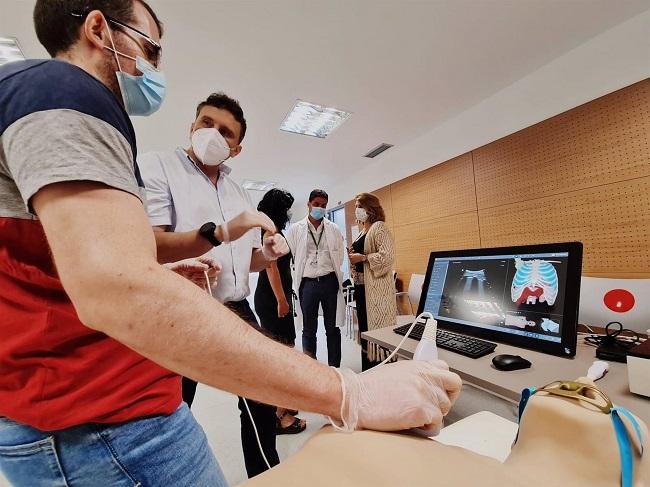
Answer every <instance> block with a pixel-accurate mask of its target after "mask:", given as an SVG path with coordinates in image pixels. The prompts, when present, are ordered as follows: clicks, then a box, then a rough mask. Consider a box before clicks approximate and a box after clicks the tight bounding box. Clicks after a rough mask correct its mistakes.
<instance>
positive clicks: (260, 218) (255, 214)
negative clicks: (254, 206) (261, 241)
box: [214, 210, 276, 243]
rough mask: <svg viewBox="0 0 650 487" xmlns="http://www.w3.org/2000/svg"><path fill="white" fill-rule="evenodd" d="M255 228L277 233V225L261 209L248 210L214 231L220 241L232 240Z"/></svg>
mask: <svg viewBox="0 0 650 487" xmlns="http://www.w3.org/2000/svg"><path fill="white" fill-rule="evenodd" d="M253 228H261V229H263V230H264V231H265V232H270V233H275V231H276V230H275V225H274V224H273V222H272V221H271V219H270V218H269V217H268V216H266V215H265V214H264V213H262V212H261V211H253V210H246V211H243V212H241V213H240V214H239V215H237V216H236V217H235V218H233V219H232V220H229V221H227V222H226V223H222V224H221V225H219V226H218V227H217V229H216V230H215V231H214V236H215V237H216V238H217V240H219V241H220V242H223V243H226V242H232V241H233V240H237V239H238V238H239V237H241V236H242V235H244V234H245V233H246V232H248V231H249V230H251V229H253Z"/></svg>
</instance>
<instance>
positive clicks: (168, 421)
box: [0, 403, 227, 487]
mask: <svg viewBox="0 0 650 487" xmlns="http://www.w3.org/2000/svg"><path fill="white" fill-rule="evenodd" d="M0 470H1V471H2V473H3V474H4V476H5V477H6V478H7V480H9V482H10V483H11V484H12V485H14V486H15V487H23V486H26V487H27V486H29V487H41V486H42V487H46V486H47V487H77V486H79V487H82V486H97V485H101V486H102V487H113V486H119V487H122V486H124V487H126V486H129V487H136V486H142V487H145V486H152V487H157V486H172V485H173V486H179V487H183V486H201V487H203V486H206V487H207V486H210V487H213V486H217V487H224V486H227V483H226V480H225V478H224V476H223V474H222V472H221V469H220V468H219V465H218V464H217V460H216V459H215V458H214V455H213V454H212V450H211V449H210V447H209V446H208V442H207V440H206V437H205V434H204V433H203V430H202V429H201V427H200V426H199V424H198V423H197V422H196V420H195V419H194V416H192V413H191V412H190V410H189V409H188V407H187V405H186V404H185V403H181V405H180V406H179V407H178V409H177V410H176V411H175V412H174V413H173V414H171V415H169V416H152V417H148V418H142V419H136V420H134V421H129V422H126V423H119V424H98V423H89V424H83V425H80V426H74V427H72V428H68V429H64V430H58V431H52V432H42V431H40V430H37V429H35V428H32V427H30V426H26V425H23V424H20V423H16V422H15V421H12V420H10V419H8V418H4V417H0Z"/></svg>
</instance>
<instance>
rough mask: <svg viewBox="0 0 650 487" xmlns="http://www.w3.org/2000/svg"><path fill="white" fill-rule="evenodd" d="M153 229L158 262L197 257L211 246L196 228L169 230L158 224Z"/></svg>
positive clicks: (163, 262)
mask: <svg viewBox="0 0 650 487" xmlns="http://www.w3.org/2000/svg"><path fill="white" fill-rule="evenodd" d="M217 230H219V229H217ZM153 231H154V235H155V237H156V248H157V250H158V262H160V263H161V264H166V263H167V262H176V261H178V260H183V259H189V258H191V257H198V256H199V255H203V254H205V253H206V252H208V251H209V250H210V249H211V248H212V244H211V243H210V242H208V241H207V240H206V239H204V238H203V237H201V235H199V231H198V229H197V230H192V231H190V232H170V231H168V227H166V226H158V227H153ZM215 233H216V232H215Z"/></svg>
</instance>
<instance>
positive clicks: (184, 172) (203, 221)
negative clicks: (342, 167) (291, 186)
mask: <svg viewBox="0 0 650 487" xmlns="http://www.w3.org/2000/svg"><path fill="white" fill-rule="evenodd" d="M245 134H246V119H245V118H244V113H243V111H242V109H241V107H240V105H239V103H238V102H237V101H236V100H234V99H232V98H230V97H229V96H227V95H225V94H224V93H212V94H211V95H210V96H208V98H207V99H206V100H204V101H202V102H201V103H199V105H198V106H197V108H196V116H195V120H194V122H193V123H192V125H191V127H190V140H191V144H190V147H189V148H187V149H183V148H182V147H178V148H177V149H176V150H175V151H173V152H150V153H147V154H142V155H140V156H139V158H138V165H139V167H140V171H141V173H142V179H143V181H144V184H145V187H146V188H147V212H148V214H149V221H150V222H151V225H152V227H153V230H154V233H155V236H156V246H157V248H158V259H159V260H161V261H175V260H179V259H185V258H187V257H197V256H200V255H204V256H207V257H210V258H212V259H214V260H216V261H217V262H218V263H219V264H220V266H221V273H220V274H219V279H218V281H217V282H216V284H214V285H213V286H212V287H211V290H210V291H211V292H210V294H212V296H213V297H214V298H215V299H217V300H218V301H220V302H222V303H223V304H225V305H226V306H227V307H228V308H229V309H230V310H231V311H233V312H234V313H235V314H237V315H238V316H239V317H240V318H242V319H243V320H244V321H246V322H248V323H249V324H251V325H253V326H254V327H255V328H259V327H258V323H257V319H256V317H255V314H254V313H253V311H252V309H251V307H250V305H249V303H248V301H247V300H246V298H247V297H248V295H249V294H250V290H249V286H248V275H249V273H250V272H258V271H260V270H262V269H264V268H266V267H267V266H268V265H269V264H270V262H271V260H274V259H275V258H277V257H278V256H279V254H278V253H277V252H276V251H275V247H277V248H281V247H282V246H283V245H284V248H286V244H284V239H283V238H282V237H281V236H279V235H274V236H272V237H267V238H265V239H264V245H263V246H262V244H261V241H260V231H259V230H257V228H259V227H262V228H263V229H264V230H267V231H271V232H274V231H275V227H274V225H273V222H272V221H271V220H270V219H269V218H268V217H267V216H266V215H264V214H263V213H260V212H257V211H253V210H252V202H251V199H250V196H249V195H248V193H247V192H246V190H244V189H243V188H242V187H241V186H240V185H239V184H237V182H235V181H234V180H233V179H232V178H231V177H230V176H229V174H230V171H231V169H230V167H229V166H227V165H226V164H225V162H226V160H228V159H232V158H234V157H236V156H237V155H239V153H240V152H241V149H242V146H241V142H242V140H243V138H244V135H245ZM226 222H227V224H226ZM252 228H256V230H255V231H252V230H251V229H252ZM286 250H288V249H286ZM285 253H286V252H285ZM196 385H197V383H196V382H195V381H194V380H192V379H189V378H187V377H184V378H183V400H184V401H185V402H186V403H187V404H188V406H191V405H192V401H193V400H194V395H195V392H196ZM248 407H249V408H250V411H251V414H252V417H253V420H254V421H255V427H256V428H257V431H258V434H259V435H260V441H261V442H262V445H263V446H264V452H265V455H266V457H267V460H268V461H269V463H270V465H271V466H274V465H276V464H278V463H279V461H280V460H279V457H278V453H277V450H276V448H275V437H276V434H275V424H276V416H275V410H276V408H275V407H274V406H269V405H266V404H261V403H258V402H255V401H248ZM239 409H240V417H241V439H242V448H243V451H244V462H245V465H246V471H247V472H248V476H249V477H253V476H255V475H257V474H259V473H261V472H264V471H265V470H267V466H266V463H265V461H264V458H263V457H262V456H261V454H260V450H259V446H258V444H257V438H256V437H255V431H254V429H253V425H252V424H251V421H250V417H249V414H248V411H247V410H246V405H245V404H244V402H243V399H242V398H239Z"/></svg>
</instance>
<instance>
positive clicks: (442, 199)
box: [391, 153, 476, 225]
mask: <svg viewBox="0 0 650 487" xmlns="http://www.w3.org/2000/svg"><path fill="white" fill-rule="evenodd" d="M391 197H392V203H393V217H394V218H395V220H396V221H398V222H399V224H400V225H404V224H409V223H416V222H422V221H425V220H429V219H431V218H441V217H445V216H449V215H457V214H460V213H467V212H469V211H472V210H474V211H476V194H475V192H474V173H473V170H472V158H471V155H470V154H469V153H467V154H463V155H462V156H459V157H456V158H455V159H451V160H449V161H447V162H444V163H442V164H439V165H437V166H434V167H432V168H429V169H426V170H424V171H422V172H419V173H417V174H414V175H413V176H409V177H408V178H406V179H402V180H401V181H398V182H396V183H394V184H392V185H391Z"/></svg>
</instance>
